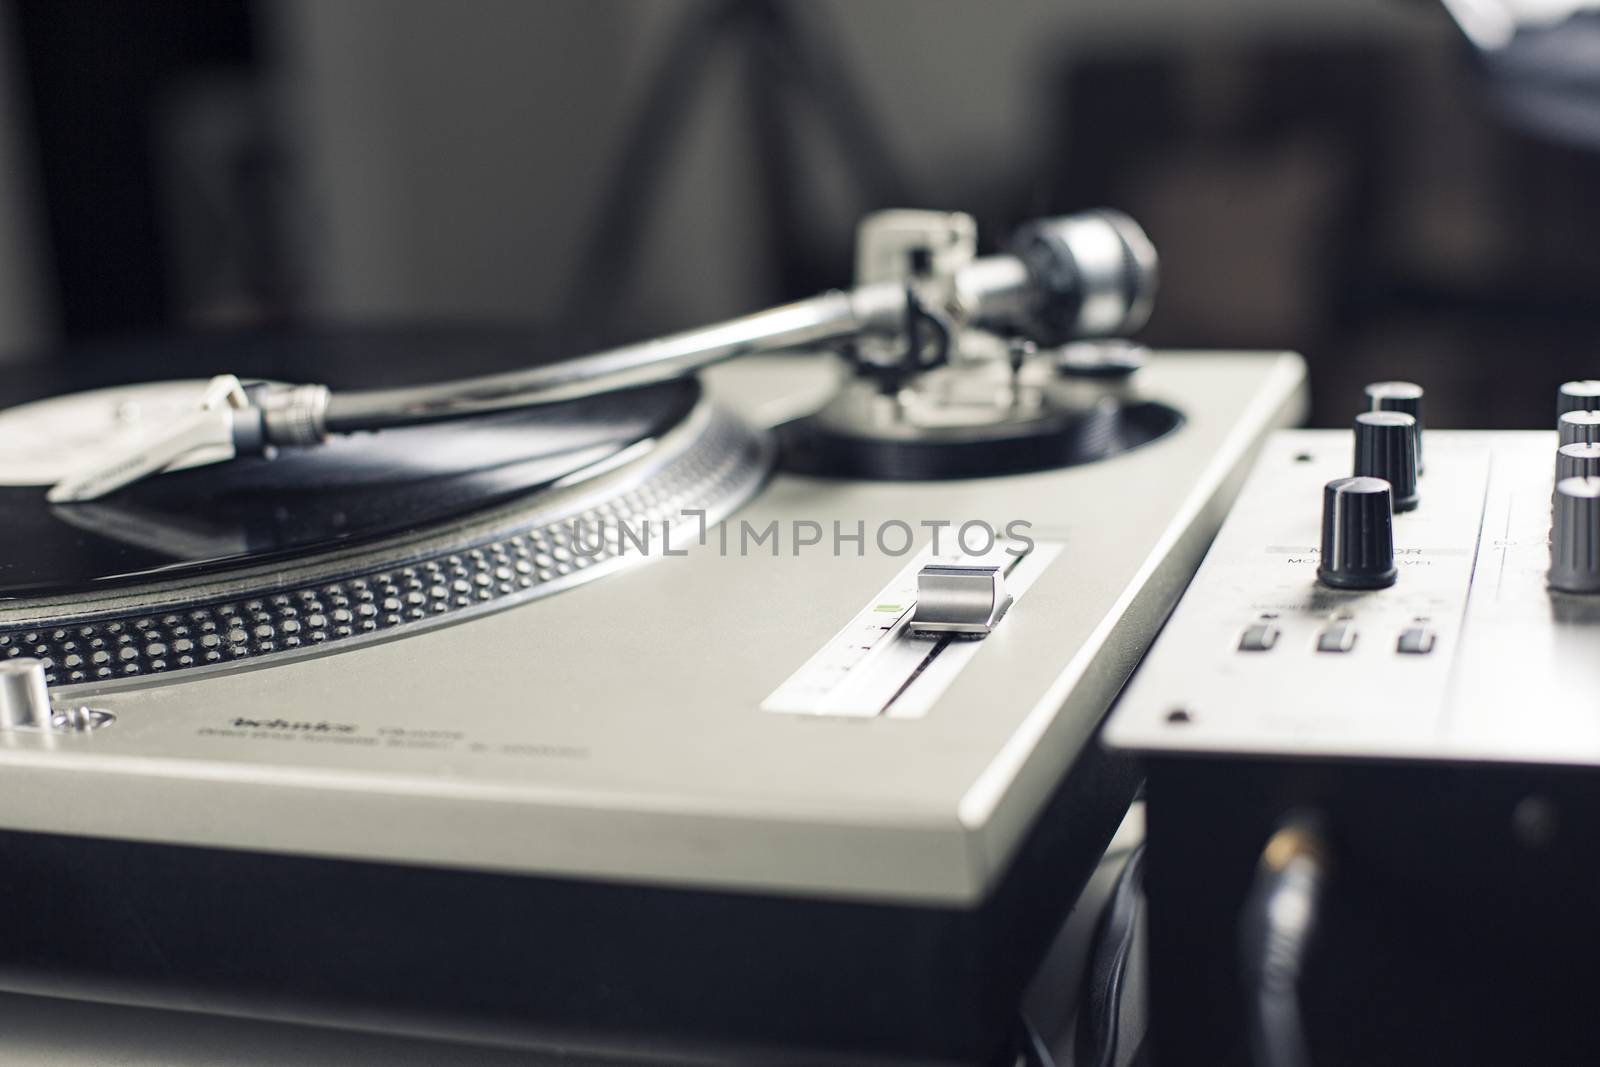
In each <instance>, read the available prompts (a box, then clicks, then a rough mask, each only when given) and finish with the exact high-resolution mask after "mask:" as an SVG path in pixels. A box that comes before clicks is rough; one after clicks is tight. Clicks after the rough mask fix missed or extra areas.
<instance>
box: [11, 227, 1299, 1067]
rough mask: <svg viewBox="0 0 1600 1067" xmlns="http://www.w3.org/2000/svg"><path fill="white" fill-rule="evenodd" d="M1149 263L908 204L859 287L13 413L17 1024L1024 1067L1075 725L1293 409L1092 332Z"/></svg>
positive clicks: (1250, 366)
mask: <svg viewBox="0 0 1600 1067" xmlns="http://www.w3.org/2000/svg"><path fill="white" fill-rule="evenodd" d="M1154 266H1155V265H1154V254H1153V252H1152V250H1151V249H1150V248H1149V246H1148V243H1147V242H1145V240H1144V237H1143V235H1142V233H1140V232H1139V231H1138V228H1137V227H1136V226H1135V225H1134V224H1133V223H1132V222H1131V221H1130V220H1128V219H1126V218H1125V217H1123V216H1120V215H1117V214H1115V213H1111V212H1100V213H1090V214H1086V215H1081V216H1072V217H1069V218H1067V219H1057V220H1049V221H1047V222H1044V223H1040V224H1035V225H1033V226H1031V227H1028V228H1025V229H1024V231H1023V232H1022V233H1021V234H1020V235H1019V237H1018V239H1017V241H1016V242H1015V243H1014V244H1013V245H1012V247H1011V248H1010V250H1009V251H1008V252H1007V253H1006V254H1002V255H994V256H986V257H979V256H977V255H976V235H975V232H974V229H973V226H972V223H971V220H970V219H968V218H967V217H965V216H961V215H947V214H942V213H927V212H891V213H885V214H882V215H879V216H874V217H872V218H870V219H869V220H868V221H867V222H866V223H865V224H864V225H863V229H862V234H861V239H860V244H859V255H858V268H857V280H856V281H857V284H856V286H855V287H854V288H853V289H851V290H849V291H847V292H835V293H829V294H824V295H823V296H820V297H817V298H813V299H812V300H809V301H802V302H800V303H798V304H793V305H789V306H787V307H784V308H778V309H773V310H771V311H766V312H761V313H758V314H756V315H753V316H749V317H747V318H745V319H742V320H736V321H734V322H732V323H725V324H721V325H719V326H714V327H709V328H706V329H703V330H697V331H690V332H689V333H686V334H680V335H677V336H675V337H669V338H664V339H661V340H658V341H653V342H647V343H645V344H642V345H635V346H629V347H627V348H624V349H618V350H614V351H612V352H607V353H601V354H599V355H597V356H589V357H584V358H582V359H577V360H571V361H566V362H563V363H559V364H551V365H547V366H538V367H534V368H532V369H530V370H523V371H515V372H511V373H509V374H507V373H500V374H496V375H492V376H488V377H479V378H471V379H466V380H463V381H457V382H453V383H444V384H434V385H418V386H409V387H399V388H392V389H384V390H373V391H367V392H361V391H356V392H345V391H342V390H340V389H330V388H328V387H326V386H321V385H305V384H290V383H286V382H282V381H278V380H273V379H271V378H268V377H262V378H252V377H248V376H244V375H238V376H235V375H229V374H222V375H216V376H214V377H211V378H210V379H209V380H205V379H199V380H190V381H177V382H165V383H144V384H138V385H134V386H118V387H115V388H112V389H109V390H102V391H93V392H89V393H84V394H75V395H67V396H60V397H55V398H51V399H46V400H42V401H38V402H36V403H33V404H27V405H23V406H21V407H16V408H13V409H11V410H10V411H7V412H4V413H0V456H3V457H4V460H3V463H0V483H4V484H3V486H0V515H3V516H4V518H5V523H6V529H7V533H8V536H7V538H6V539H5V542H4V545H3V546H0V598H3V599H0V764H3V765H4V773H0V827H3V829H0V893H3V895H4V899H6V901H7V907H8V908H9V909H10V911H11V913H12V914H13V915H16V916H26V917H27V921H26V922H22V923H17V924H14V925H13V926H12V928H11V929H10V931H9V932H8V934H7V936H6V937H5V938H3V939H0V987H4V988H6V989H11V990H19V991H28V992H35V993H47V994H57V995H62V996H71V997H88V998H96V999H103V1000H110V1001H118V1002H130V1003H146V1004H158V1005H167V1006H176V1007H182V1008H190V1009H195V1010H203V1011H214V1012H228V1013H239V1014H247V1015H254V1016H260V1017H273V1018H291V1019H300V1020H307V1021H314V1022H321V1023H328V1024H332V1025H339V1026H355V1027H382V1028H385V1029H391V1030H398V1031H402V1032H411V1033H419V1034H424V1033H426V1034H442V1035H453V1036H470V1037H473V1038H476V1039H481V1040H492V1041H502V1042H508V1043H516V1044H528V1045H535V1046H542V1047H553V1048H560V1049H563V1050H569V1051H603V1052H606V1053H610V1054H638V1055H654V1056H661V1055H668V1054H672V1055H710V1054H715V1055H718V1056H724V1057H725V1056H729V1055H733V1056H737V1057H742V1058H755V1059H762V1058H784V1059H787V1060H792V1059H794V1058H795V1057H797V1056H801V1055H807V1054H810V1055H820V1056H824V1057H839V1056H847V1057H849V1058H851V1059H853V1060H859V1059H870V1058H880V1057H881V1058H885V1059H895V1058H900V1059H904V1058H910V1059H914V1060H938V1061H952V1062H991V1061H994V1060H996V1059H997V1058H999V1057H1003V1056H1004V1054H1005V1050H1006V1048H1007V1043H1008V1041H1009V1040H1010V1037H1011V1032H1012V1031H1011V1022H1012V1019H1013V1018H1014V1015H1015V1011H1016V1004H1017V1000H1018V997H1019V993H1020V990H1021V988H1022V987H1023V985H1024V984H1025V983H1026V981H1027V979H1028V977H1029V975H1030V974H1031V972H1032V970H1033V969H1034V968H1035V967H1036V966H1037V964H1038V961H1039V958H1040V956H1041V954H1042V952H1043V951H1044V948H1045V946H1046V944H1047V943H1048V941H1049V938H1050V936H1051V934H1052V933H1053V931H1054V930H1055V929H1056V927H1057V926H1058V925H1059V923H1060V921H1061V919H1062V917H1063V915H1064V913H1065V911H1066V909H1067V908H1068V907H1070V904H1071V902H1072V899H1073V897H1074V896H1075V893H1076V891H1077V889H1078V888H1079V887H1080V886H1081V885H1082V884H1083V881H1084V880H1085V878H1086V877H1087V875H1088V873H1089V872H1090V871H1091V870H1092V869H1093V865H1094V863H1095V860H1096V858H1097V857H1098V855H1099V854H1100V852H1101V851H1102V850H1103V849H1104V847H1105V844H1106V842H1107V840H1108V839H1109V838H1110V836H1111V833H1112V831H1113V830H1114V829H1115V827H1116V825H1117V823H1118V822H1119V820H1120V819H1121V817H1122V815H1123V813H1124V811H1125V810H1126V808H1127V805H1128V803H1129V801H1130V799H1131V797H1132V795H1133V791H1134V789H1135V786H1136V782H1135V778H1134V774H1133V772H1132V770H1131V769H1130V767H1129V765H1127V764H1126V763H1124V762H1123V761H1122V760H1121V759H1120V758H1117V757H1113V756H1111V755H1108V754H1107V753H1106V752H1104V751H1103V750H1101V749H1100V748H1099V746H1098V745H1097V744H1094V743H1093V739H1094V736H1095V733H1096V730H1097V728H1098V725H1099V722H1100V720H1101V718H1102V717H1103V715H1104V713H1105V711H1106V709H1107V708H1108V707H1109V705H1110V703H1111V701H1112V700H1113V699H1114V697H1115V696H1116V694H1117V692H1118V690H1119V688H1120V687H1121V685H1122V683H1123V681H1124V679H1125V678H1126V677H1127V675H1128V674H1129V672H1130V671H1131V670H1132V669H1133V667H1134V666H1135V664H1136V663H1137V662H1138V659H1139V657H1140V656H1141V654H1142V652H1143V650H1144V649H1145V647H1146V646H1147V644H1148V642H1149V641H1150V640H1151V639H1152V637H1153V636H1154V634H1155V632H1156V630H1157V629H1158V628H1159V627H1160V625H1161V623H1162V621H1163V620H1164V618H1165V616H1166V613H1167V612H1168V610H1169V609H1170V608H1171V606H1172V604H1173V603H1174V601H1175V600H1176V598H1177V596H1178V594H1179V592H1180V591H1181V589H1182V587H1183V585H1184V584H1185V583H1186V581H1187V580H1188V578H1189V576H1190V575H1191V574H1192V572H1193V571H1194V569H1195V567H1196V566H1197V564H1198V561H1199V559H1200V556H1201V555H1202V553H1203V552H1204V550H1205V548H1206V546H1207V544H1208V543H1209V540H1210V538H1211V536H1212V535H1213V533H1214V532H1215V530H1216V528H1217V526H1218V524H1219V523H1220V521H1221V517H1222V515H1223V513H1224V511H1225V509H1226V508H1227V506H1228V504H1229V502H1230V500H1231V497H1232V495H1233V493H1234V491H1235V489H1236V488H1237V484H1238V481H1239V479H1240V477H1241V476H1242V473H1243V471H1244V469H1245V467H1246V466H1247V464H1248V461H1249V459H1250V458H1251V456H1252V455H1253V453H1254V452H1255V450H1256V448H1257V447H1258V445H1259V444H1260V442H1261V441H1262V439H1263V437H1264V436H1265V435H1266V434H1267V433H1268V432H1269V431H1271V430H1272V429H1274V428H1276V427H1278V426H1282V425H1285V424H1288V423H1291V422H1293V421H1294V420H1295V419H1297V418H1298V417H1299V414H1300V409H1301V404H1302V400H1303V370H1302V366H1301V363H1300V361H1299V359H1298V358H1297V357H1295V356H1293V355H1289V354H1200V353H1159V354H1149V353H1146V352H1144V350H1142V349H1140V348H1138V347H1136V346H1133V345H1130V344H1129V343H1127V342H1126V341H1120V340H1113V339H1111V338H1115V337H1118V336H1120V335H1122V334H1125V333H1126V332H1128V331H1130V330H1133V329H1136V328H1137V327H1138V326H1139V325H1140V324H1141V323H1142V322H1143V320H1144V318H1145V316H1146V315H1147V314H1148V312H1149V303H1150V299H1151V296H1152V292H1153V288H1152V287H1153V281H1154ZM817 348H828V349H831V350H832V352H833V353H834V355H833V356H828V355H824V354H819V353H817V352H816V351H813V350H814V349H817ZM730 1050H731V1051H730Z"/></svg>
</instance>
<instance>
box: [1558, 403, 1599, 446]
mask: <svg viewBox="0 0 1600 1067" xmlns="http://www.w3.org/2000/svg"><path fill="white" fill-rule="evenodd" d="M1556 428H1557V429H1558V430H1559V431H1560V436H1561V443H1562V444H1564V445H1570V444H1572V443H1573V442H1575V441H1600V411H1591V410H1583V411H1563V412H1562V413H1561V417H1560V419H1558V420H1557V421H1556Z"/></svg>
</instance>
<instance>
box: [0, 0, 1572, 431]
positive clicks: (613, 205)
mask: <svg viewBox="0 0 1600 1067" xmlns="http://www.w3.org/2000/svg"><path fill="white" fill-rule="evenodd" d="M1597 65H1600V63H1597ZM1481 73H1482V71H1481V65H1480V64H1479V63H1477V62H1475V60H1474V58H1473V56H1472V55H1471V49H1469V48H1468V46H1467V44H1466V39H1465V37H1464V36H1463V34H1462V33H1461V32H1460V29H1459V28H1458V26H1457V24H1456V23H1455V22H1454V21H1453V20H1452V19H1451V17H1450V16H1449V14H1448V13H1447V11H1446V9H1445V6H1444V5H1443V4H1441V3H1436V2H1428V0H1183V2H1182V3H1174V2H1170V0H1007V2H984V3H978V2H958V0H798V2H783V0H541V2H538V3H528V2H524V0H471V2H459V0H457V2H450V3H447V2H444V0H207V2H206V3H192V2H173V0H137V2H132V0H124V2H118V0H101V2H93V3H90V2H83V0H0V371H4V372H5V373H4V374H0V377H3V378H5V379H6V380H8V381H9V382H11V383H12V384H13V385H16V383H19V382H20V383H22V391H23V392H44V391H50V390H52V389H55V388H59V387H60V385H61V383H62V382H63V381H69V382H72V383H74V384H77V379H78V378H79V377H82V378H83V379H84V384H87V382H88V381H89V380H98V379H99V378H103V377H104V376H105V367H106V365H107V364H108V363H109V364H110V365H112V366H113V367H114V372H113V374H114V376H119V377H125V378H141V377H161V376H168V375H172V374H177V373H187V372H188V367H187V365H183V366H180V365H178V364H180V363H182V360H180V359H178V358H177V357H175V356H173V355H172V354H171V352H172V351H173V349H172V348H171V347H170V346H167V345H162V344H156V345H151V344H148V343H138V342H139V341H140V339H148V338H150V337H152V336H167V337H181V338H183V339H184V340H183V341H182V342H181V346H186V347H184V350H185V351H188V352H190V353H191V354H192V353H193V352H195V351H212V350H216V346H226V345H229V344H233V343H237V342H238V341H239V339H241V338H245V339H248V340H249V343H250V344H252V345H255V346H256V351H257V352H258V353H259V352H260V351H276V350H279V349H282V350H294V351H298V352H300V353H301V363H300V365H298V366H297V367H296V368H295V369H296V370H297V371H298V372H299V373H301V374H302V375H306V374H307V373H308V372H307V370H306V368H305V367H304V364H305V362H306V361H308V360H309V361H310V362H311V363H313V364H317V363H327V364H330V366H329V367H328V368H327V373H323V374H321V376H320V377H321V379H322V380H336V379H338V378H339V377H340V367H339V366H332V365H333V364H340V363H341V361H344V362H347V363H349V365H351V366H359V367H363V368H372V367H378V368H380V369H381V368H384V367H385V366H387V365H388V363H389V362H391V357H392V361H400V360H402V358H403V359H404V360H405V361H406V368H405V369H404V370H403V372H401V373H402V376H409V377H429V376H432V377H448V376H450V375H452V374H454V373H458V372H460V371H461V369H462V368H463V367H464V366H468V365H474V364H476V363H484V364H492V363H501V362H517V361H522V360H532V359H542V358H551V357H554V356H558V355H562V354H573V353H576V352H577V351H580V350H582V349H584V348H587V347H590V346H593V345H597V344H603V343H608V342H613V341H621V340H627V339H633V338H638V337H643V336H647V335H651V334H656V333H660V332H664V331H667V330H672V329H675V328H680V327H685V326H689V325H694V324H697V323H701V322H705V321H709V320H712V319H716V318H719V317H724V316H728V315H733V314H737V313H740V312H744V311H748V310H752V309H755V308H758V307H760V306H763V305H768V304H772V303H777V302H779V301H782V300H784V299H787V298H792V297H798V296H802V295H806V294H809V293H811V292H813V291H816V290H820V289H824V288H828V287H831V286H838V285H844V284H848V282H849V280H850V271H851V263H852V257H851V247H852V238H853V227H854V222H855V220H856V219H857V217H858V216H859V215H860V214H861V213H863V212H864V211H867V210H871V209H874V208H879V207H886V206H913V207H939V208H951V209H960V210H965V211H968V212H971V213H972V214H974V215H976V216H977V217H978V219H979V222H980V226H981V227H982V230H983V232H984V233H985V234H986V235H987V237H988V239H989V241H990V242H991V244H992V243H995V242H998V241H999V240H1001V239H1002V238H1003V237H1004V235H1005V234H1006V233H1007V232H1008V231H1009V230H1010V228H1011V227H1012V226H1014V225H1015V224H1016V223H1018V222H1020V221H1022V220H1024V219H1026V218H1029V217H1031V216H1036V215H1041V214H1047V213H1056V212H1063V211H1068V210H1073V209H1078V208H1082V207H1087V206H1095V205H1101V204H1106V205H1112V206H1117V207H1121V208H1124V209H1125V210H1127V211H1129V212H1130V213H1131V214H1133V215H1134V217H1135V218H1137V219H1139V220H1140V221H1141V222H1142V223H1143V224H1144V225H1145V227H1146V228H1147V229H1148V230H1149V231H1150V233H1151V235H1152V237H1153V238H1154V240H1155V242H1156V244H1157V246H1158V248H1159V249H1160V250H1161V253H1162V256H1163V291H1162V295H1161V298H1160V301H1159V303H1158V308H1157V312H1156V316H1155V319H1154V321H1153V322H1152V324H1151V326H1150V327H1149V328H1148V330H1147V331H1146V333H1145V336H1146V338H1147V339H1148V340H1149V341H1150V342H1152V343H1155V344H1161V345H1168V346H1181V347H1216V346H1227V347H1269V348H1293V349H1297V350H1299V351H1302V352H1304V353H1305V354H1306V356H1307V357H1308V359H1309V361H1310V364H1311V368H1312V377H1313V390H1314V401H1315V410H1314V413H1313V422H1314V423H1316V424H1319V425H1343V424H1345V423H1346V421H1347V419H1348V417H1349V415H1350V414H1351V412H1352V411H1353V410H1354V408H1355V406H1356V403H1357V401H1358V399H1359V395H1360V393H1359V390H1360V386H1361V384H1362V383H1363V382H1365V381H1368V380H1372V379H1375V378H1386V377H1401V378H1414V379H1416V380H1419V381H1421V382H1423V383H1424V384H1426V385H1427V386H1428V388H1429V390H1430V396H1429V405H1430V407H1429V421H1430V422H1431V423H1433V424H1436V425H1457V426H1462V425H1473V426H1489V427H1499V426H1519V425H1527V426H1534V425H1538V426H1542V425H1546V424H1548V422H1549V420H1550V417H1551V410H1550V408H1551V401H1550V390H1549V389H1548V388H1545V385H1546V384H1548V385H1551V386H1553V385H1554V384H1555V383H1556V382H1558V381H1560V380H1562V379H1564V378H1569V377H1590V376H1600V299H1597V297H1596V283H1597V281H1600V241H1597V240H1596V238H1597V236H1600V196H1597V195H1596V190H1600V151H1591V150H1586V149H1584V148H1581V147H1577V146H1574V145H1572V144H1570V143H1566V142H1563V141H1562V140H1560V139H1554V138H1549V139H1547V138H1544V137H1541V136H1538V135H1535V134H1531V133H1528V132H1524V130H1522V129H1521V128H1518V127H1515V126H1513V125H1511V124H1508V123H1507V122H1506V121H1505V120H1504V119H1503V118H1502V117H1501V114H1502V113H1501V111H1500V110H1498V109H1497V108H1496V107H1494V106H1492V103H1491V101H1489V100H1488V99H1487V93H1486V91H1485V88H1484V84H1483V79H1482V77H1481ZM356 326H361V327H363V328H366V327H372V328H374V329H373V330H362V331H357V330H355V329H354V327H356ZM458 328H459V329H460V330H462V331H465V332H466V335H470V334H472V333H473V331H478V332H479V333H482V332H483V331H493V334H494V336H495V337H496V338H497V341H496V343H495V344H493V345H490V346H488V348H487V349H483V350H481V351H480V350H479V349H474V353H475V354H474V355H473V356H472V358H464V357H462V356H460V354H459V353H458V352H456V351H454V350H453V347H452V346H453V345H454V344H455V343H456V342H454V341H450V342H438V343H434V342H430V341H427V340H426V339H427V338H430V337H457V338H459V336H462V335H463V334H456V333H451V332H450V331H452V330H456V329H458ZM440 331H444V332H443V333H441V332H440ZM329 337H333V338H335V339H337V343H329V342H328V338H329ZM419 339H422V340H420V341H419ZM263 346H264V347H263ZM274 346H277V347H276V348H274ZM469 347H471V346H469ZM308 353H309V355H308ZM267 362H268V363H271V362H272V359H271V358H268V360H267ZM260 365H261V364H260V363H257V364H256V367H259V366H260ZM217 369H219V370H220V369H234V368H222V367H218V368H217ZM238 369H241V370H245V369H251V370H252V372H255V373H260V372H261V371H260V370H256V369H254V368H245V367H240V368H238ZM317 369H318V368H316V367H313V368H311V372H310V373H312V374H315V373H316V370H317ZM390 369H391V370H393V368H390ZM344 370H345V373H346V374H347V375H348V373H349V370H348V366H346V367H345V368H344ZM30 383H31V384H30Z"/></svg>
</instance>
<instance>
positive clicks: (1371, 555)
mask: <svg viewBox="0 0 1600 1067" xmlns="http://www.w3.org/2000/svg"><path fill="white" fill-rule="evenodd" d="M1317 577H1318V578H1319V579H1320V580H1321V581H1322V584H1323V585H1329V586H1332V587H1333V588H1335V589H1382V588H1384V587H1385V586H1390V585H1393V584H1394V578H1395V566H1394V514H1393V505H1392V504H1391V503H1390V489H1389V483H1388V482H1386V481H1384V480H1383V479H1382V478H1336V479H1335V480H1333V481H1331V482H1329V483H1328V484H1327V486H1325V487H1324V488H1323V490H1322V564H1321V566H1319V567H1318V568H1317Z"/></svg>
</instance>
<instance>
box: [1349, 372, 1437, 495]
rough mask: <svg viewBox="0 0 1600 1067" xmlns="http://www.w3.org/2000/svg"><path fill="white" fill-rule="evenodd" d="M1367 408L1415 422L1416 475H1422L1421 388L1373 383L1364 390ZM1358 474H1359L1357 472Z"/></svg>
mask: <svg viewBox="0 0 1600 1067" xmlns="http://www.w3.org/2000/svg"><path fill="white" fill-rule="evenodd" d="M1366 393H1367V407H1368V408H1369V409H1370V410H1372V411H1398V412H1400V413H1401V414H1402V415H1410V416H1411V417H1412V418H1413V419H1416V420H1417V424H1416V426H1415V427H1413V431H1412V432H1413V434H1414V435H1415V437H1416V439H1417V473H1418V474H1419V475H1420V474H1421V473H1422V386H1420V385H1418V384H1417V383H1416V382H1373V383H1372V384H1371V385H1369V386H1367V388H1366ZM1357 473H1359V472H1357Z"/></svg>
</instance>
